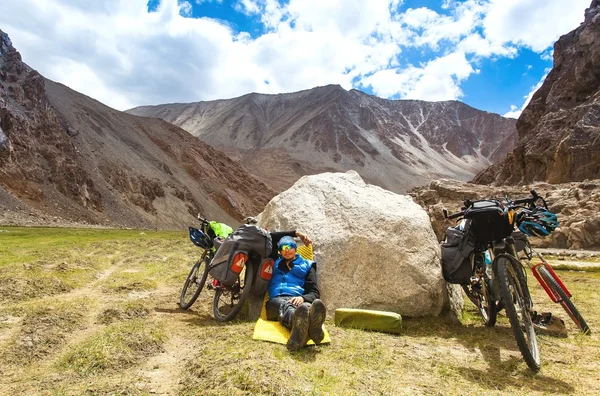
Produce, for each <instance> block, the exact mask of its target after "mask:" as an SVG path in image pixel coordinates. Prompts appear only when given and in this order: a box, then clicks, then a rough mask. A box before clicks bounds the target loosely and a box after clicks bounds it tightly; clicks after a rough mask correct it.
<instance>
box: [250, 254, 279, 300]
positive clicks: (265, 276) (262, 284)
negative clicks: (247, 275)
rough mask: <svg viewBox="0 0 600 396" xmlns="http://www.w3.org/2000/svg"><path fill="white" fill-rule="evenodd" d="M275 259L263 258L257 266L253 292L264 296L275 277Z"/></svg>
mask: <svg viewBox="0 0 600 396" xmlns="http://www.w3.org/2000/svg"><path fill="white" fill-rule="evenodd" d="M274 266H275V261H274V260H273V259H271V258H263V259H262V260H261V262H260V264H259V265H258V266H257V268H256V276H255V277H254V285H253V286H252V294H254V295H256V296H263V295H264V294H265V293H266V292H267V290H268V289H269V283H271V278H272V277H273V267H274Z"/></svg>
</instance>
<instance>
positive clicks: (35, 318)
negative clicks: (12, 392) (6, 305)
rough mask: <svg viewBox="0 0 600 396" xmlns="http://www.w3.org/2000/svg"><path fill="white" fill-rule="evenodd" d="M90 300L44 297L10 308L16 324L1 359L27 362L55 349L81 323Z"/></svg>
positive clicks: (10, 361)
mask: <svg viewBox="0 0 600 396" xmlns="http://www.w3.org/2000/svg"><path fill="white" fill-rule="evenodd" d="M90 306H91V302H90V301H88V300H85V299H78V300H77V301H74V300H66V301H65V300H58V299H45V300H43V301H42V302H37V303H28V304H23V305H21V306H17V307H14V308H12V309H11V310H10V311H9V312H11V313H12V314H13V315H15V316H17V317H21V318H22V319H21V321H20V328H19V330H18V332H17V333H16V335H15V336H13V337H12V339H10V340H9V341H8V343H7V346H6V347H5V348H3V350H2V352H1V356H2V360H4V361H5V362H8V363H11V364H19V365H28V364H30V363H32V362H34V361H36V360H38V359H41V358H44V357H45V356H47V355H49V354H51V353H53V352H54V351H56V350H58V349H59V348H60V347H61V346H62V345H64V343H65V341H66V339H67V337H68V335H69V334H70V333H71V332H72V331H73V330H75V329H78V328H80V327H82V326H83V323H84V320H85V312H86V311H87V310H88V309H89V307H90Z"/></svg>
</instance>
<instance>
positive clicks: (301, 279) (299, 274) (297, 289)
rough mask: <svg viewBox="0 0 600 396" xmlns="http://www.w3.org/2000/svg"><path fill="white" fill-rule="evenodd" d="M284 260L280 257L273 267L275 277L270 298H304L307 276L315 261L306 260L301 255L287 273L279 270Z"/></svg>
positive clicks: (295, 259) (270, 288)
mask: <svg viewBox="0 0 600 396" xmlns="http://www.w3.org/2000/svg"><path fill="white" fill-rule="evenodd" d="M282 260H283V257H280V258H278V259H277V261H275V265H274V266H273V277H272V278H271V283H269V298H275V297H278V296H293V297H296V296H302V295H303V294H304V283H305V281H306V275H307V274H308V272H309V271H310V268H311V267H312V266H313V264H314V261H310V260H306V259H304V258H302V256H300V255H299V254H297V255H296V257H295V258H294V260H292V264H293V267H292V269H291V270H290V271H289V272H288V273H285V272H283V271H282V270H280V269H279V264H280V263H281V261H282Z"/></svg>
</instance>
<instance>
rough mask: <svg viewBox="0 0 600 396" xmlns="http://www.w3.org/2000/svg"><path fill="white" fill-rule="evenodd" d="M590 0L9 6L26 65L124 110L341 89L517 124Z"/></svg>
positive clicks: (2, 19) (7, 22)
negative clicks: (455, 105) (466, 108)
mask: <svg viewBox="0 0 600 396" xmlns="http://www.w3.org/2000/svg"><path fill="white" fill-rule="evenodd" d="M590 1H591V0H570V1H566V0H545V1H540V0H462V1H460V0H440V1H434V0H426V1H417V0H369V1H365V0H285V1H278V0H233V1H227V0H150V1H148V0H96V1H91V2H86V1H83V0H46V1H44V2H39V1H36V0H2V2H0V29H2V30H3V31H5V32H6V33H8V34H9V35H10V37H11V38H12V41H13V43H14V45H15V47H16V48H17V49H18V50H19V51H20V52H21V54H22V55H23V58H24V60H25V62H27V63H28V64H29V65H30V66H32V67H33V68H35V69H37V70H38V71H40V72H41V73H42V74H43V75H45V76H46V77H48V78H51V79H53V80H55V81H59V82H62V83H64V84H66V85H68V86H70V87H71V88H73V89H75V90H77V91H79V92H82V93H85V94H87V95H89V96H91V97H93V98H95V99H98V100H100V101H101V102H103V103H105V104H107V105H109V106H112V107H114V108H117V109H120V110H124V109H127V108H130V107H134V106H138V105H143V104H159V103H171V102H193V101H199V100H214V99H221V98H231V97H236V96H240V95H243V94H246V93H248V92H263V93H282V92H294V91H298V90H302V89H309V88H312V87H315V86H319V85H325V84H340V85H342V86H343V87H344V88H346V89H352V88H356V89H360V90H362V91H364V92H367V93H369V94H373V95H377V96H380V97H383V98H390V99H422V100H432V101H437V100H461V101H463V102H465V103H467V104H469V105H471V106H473V107H475V108H478V109H482V110H487V111H490V112H494V113H499V114H502V115H507V116H512V117H517V116H518V115H519V114H520V111H521V110H522V108H523V107H524V106H525V105H526V103H527V101H528V98H529V97H530V96H531V95H532V94H533V92H534V91H535V90H536V89H537V88H538V87H539V85H540V84H541V82H542V81H543V78H544V77H545V75H546V74H547V72H548V70H549V69H550V68H551V66H552V46H553V44H554V42H555V41H556V40H557V39H558V37H559V36H560V35H562V34H565V33H568V32H569V31H570V30H572V29H574V28H576V27H577V26H578V25H579V24H580V23H581V22H582V21H583V17H584V10H585V8H586V7H588V6H589V3H590Z"/></svg>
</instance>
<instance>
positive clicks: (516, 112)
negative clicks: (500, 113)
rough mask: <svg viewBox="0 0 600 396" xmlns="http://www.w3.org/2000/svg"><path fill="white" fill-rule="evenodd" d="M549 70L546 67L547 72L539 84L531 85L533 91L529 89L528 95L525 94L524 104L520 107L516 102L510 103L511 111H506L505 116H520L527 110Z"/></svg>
mask: <svg viewBox="0 0 600 396" xmlns="http://www.w3.org/2000/svg"><path fill="white" fill-rule="evenodd" d="M549 72H550V69H546V73H545V74H544V76H543V77H542V78H541V80H540V81H539V82H538V83H537V84H535V85H534V86H533V87H531V91H529V93H528V94H527V95H525V96H523V98H524V99H525V101H524V102H523V105H522V106H521V107H520V108H519V107H517V106H515V105H514V104H513V105H510V111H509V112H507V113H505V114H504V117H508V118H519V116H520V115H521V113H522V112H523V110H525V107H527V105H528V104H529V102H531V98H533V95H534V94H535V93H536V92H537V90H538V89H540V87H541V86H542V84H543V83H544V80H545V79H546V76H547V75H548V73H549Z"/></svg>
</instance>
